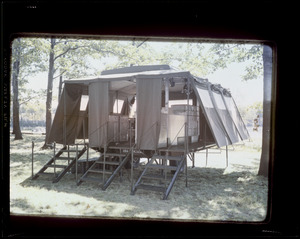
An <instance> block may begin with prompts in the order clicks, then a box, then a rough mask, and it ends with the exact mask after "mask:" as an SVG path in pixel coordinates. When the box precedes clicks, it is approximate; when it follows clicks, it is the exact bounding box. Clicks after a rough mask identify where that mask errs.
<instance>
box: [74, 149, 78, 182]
mask: <svg viewBox="0 0 300 239" xmlns="http://www.w3.org/2000/svg"><path fill="white" fill-rule="evenodd" d="M75 177H76V184H77V183H78V144H76V160H75Z"/></svg>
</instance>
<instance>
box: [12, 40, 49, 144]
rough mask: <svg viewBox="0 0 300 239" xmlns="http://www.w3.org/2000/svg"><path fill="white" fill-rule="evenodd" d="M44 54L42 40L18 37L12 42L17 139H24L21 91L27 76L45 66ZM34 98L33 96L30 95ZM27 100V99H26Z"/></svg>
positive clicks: (14, 122)
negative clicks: (21, 119)
mask: <svg viewBox="0 0 300 239" xmlns="http://www.w3.org/2000/svg"><path fill="white" fill-rule="evenodd" d="M43 60H44V55H43V53H42V51H41V40H40V39H36V38H16V39H15V40H14V41H13V44H12V93H13V110H12V111H13V117H12V119H13V133H14V134H15V140H17V139H22V133H21V129H20V119H19V118H20V117H19V111H20V105H21V103H20V96H21V95H20V93H22V92H23V93H24V92H25V89H24V87H23V86H24V85H25V84H26V83H27V82H28V81H27V78H28V77H30V76H32V75H34V74H36V73H37V72H39V71H42V70H44V68H43V64H42V63H43ZM29 98H32V97H29ZM26 101H27V100H26Z"/></svg>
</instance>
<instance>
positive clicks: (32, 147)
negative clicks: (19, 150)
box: [31, 141, 34, 179]
mask: <svg viewBox="0 0 300 239" xmlns="http://www.w3.org/2000/svg"><path fill="white" fill-rule="evenodd" d="M33 151H34V141H32V145H31V179H33V175H34V173H33V157H34V156H33V153H34V152H33Z"/></svg>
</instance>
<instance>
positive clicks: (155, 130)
mask: <svg viewBox="0 0 300 239" xmlns="http://www.w3.org/2000/svg"><path fill="white" fill-rule="evenodd" d="M136 85H137V139H136V140H137V148H138V149H145V150H155V149H157V144H158V139H159V131H160V122H161V88H162V80H161V79H152V80H149V79H138V80H137V84H136Z"/></svg>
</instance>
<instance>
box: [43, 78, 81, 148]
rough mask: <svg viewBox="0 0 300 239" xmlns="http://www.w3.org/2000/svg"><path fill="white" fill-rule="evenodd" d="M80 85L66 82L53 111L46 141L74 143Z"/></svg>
mask: <svg viewBox="0 0 300 239" xmlns="http://www.w3.org/2000/svg"><path fill="white" fill-rule="evenodd" d="M81 95H82V86H81V85H78V84H70V85H69V84H66V85H65V87H64V90H63V93H62V95H61V98H60V100H59V104H58V107H57V109H56V112H55V116H54V120H53V123H52V127H51V131H50V134H49V137H48V140H47V141H48V143H50V142H54V141H55V142H57V143H61V144H74V142H75V139H76V134H77V125H78V118H79V109H80V100H81Z"/></svg>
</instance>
